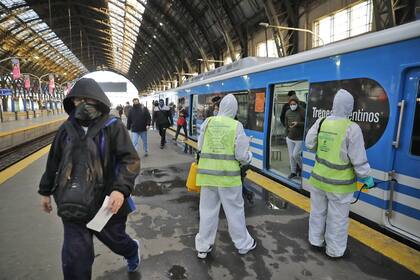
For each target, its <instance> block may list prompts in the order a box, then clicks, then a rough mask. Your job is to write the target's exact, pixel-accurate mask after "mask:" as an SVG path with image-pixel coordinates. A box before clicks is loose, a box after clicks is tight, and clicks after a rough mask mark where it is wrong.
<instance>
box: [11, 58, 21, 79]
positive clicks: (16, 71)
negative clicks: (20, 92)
mask: <svg viewBox="0 0 420 280" xmlns="http://www.w3.org/2000/svg"><path fill="white" fill-rule="evenodd" d="M12 76H13V80H17V79H20V65H19V59H17V58H13V59H12Z"/></svg>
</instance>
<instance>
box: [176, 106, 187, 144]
mask: <svg viewBox="0 0 420 280" xmlns="http://www.w3.org/2000/svg"><path fill="white" fill-rule="evenodd" d="M187 117H188V112H187V110H186V109H185V108H184V107H181V108H180V109H179V111H178V120H177V122H176V125H177V128H176V133H175V137H174V139H173V140H174V141H176V140H177V139H178V135H179V132H180V131H181V128H182V130H183V131H184V135H185V136H184V139H185V140H187V139H188V133H187Z"/></svg>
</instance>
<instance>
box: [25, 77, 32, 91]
mask: <svg viewBox="0 0 420 280" xmlns="http://www.w3.org/2000/svg"><path fill="white" fill-rule="evenodd" d="M25 88H26V90H29V89H30V88H31V79H30V77H29V75H25Z"/></svg>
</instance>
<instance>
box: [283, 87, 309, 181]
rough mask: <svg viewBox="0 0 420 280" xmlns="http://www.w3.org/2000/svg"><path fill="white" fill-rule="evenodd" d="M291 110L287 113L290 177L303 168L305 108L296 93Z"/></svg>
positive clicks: (291, 99)
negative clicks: (301, 105)
mask: <svg viewBox="0 0 420 280" xmlns="http://www.w3.org/2000/svg"><path fill="white" fill-rule="evenodd" d="M288 104H289V110H287V112H286V115H285V124H286V135H287V136H286V143H287V149H288V151H289V160H290V171H291V173H290V175H289V177H288V178H289V179H292V178H295V177H296V176H298V175H300V172H301V170H302V142H303V129H304V126H305V109H303V108H302V107H300V105H299V99H298V98H297V96H296V95H292V96H291V97H290V98H289V103H288Z"/></svg>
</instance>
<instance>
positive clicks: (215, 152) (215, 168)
mask: <svg viewBox="0 0 420 280" xmlns="http://www.w3.org/2000/svg"><path fill="white" fill-rule="evenodd" d="M237 127H238V121H236V120H234V119H232V118H229V117H224V116H216V117H210V118H209V121H208V122H207V127H206V130H205V132H204V142H203V146H202V148H201V154H200V160H199V162H198V170H197V185H198V186H201V187H203V186H211V187H236V186H241V185H242V181H241V169H240V167H239V162H238V161H237V160H236V159H235V141H236V129H237Z"/></svg>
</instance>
